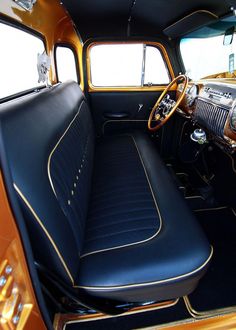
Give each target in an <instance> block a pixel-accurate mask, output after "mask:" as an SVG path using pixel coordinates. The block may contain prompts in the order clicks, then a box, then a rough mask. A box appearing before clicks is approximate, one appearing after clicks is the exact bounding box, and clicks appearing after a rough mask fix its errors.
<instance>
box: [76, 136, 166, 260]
mask: <svg viewBox="0 0 236 330" xmlns="http://www.w3.org/2000/svg"><path fill="white" fill-rule="evenodd" d="M128 136H129V137H131V138H132V139H133V142H134V145H135V147H136V149H137V152H138V155H139V158H140V161H141V164H142V166H143V169H144V173H145V175H146V179H147V182H148V185H149V188H150V190H151V194H152V198H153V201H154V204H155V206H156V210H157V213H158V216H159V219H160V226H159V229H158V230H157V232H156V233H155V234H154V235H152V236H151V237H149V238H147V239H145V240H142V241H139V242H135V243H130V244H124V245H119V246H115V247H112V248H106V249H101V250H96V251H93V252H89V253H85V254H83V255H82V256H81V257H80V258H84V257H87V256H89V255H92V254H96V253H100V252H104V251H111V250H116V249H121V248H125V247H128V246H133V245H138V244H142V243H146V242H148V241H150V240H152V239H153V238H154V237H156V236H157V235H158V234H159V233H160V231H161V228H162V223H163V221H162V217H161V212H160V210H159V207H158V205H157V201H156V198H155V196H154V193H153V189H152V185H151V182H150V180H149V177H148V174H147V171H146V168H145V166H144V163H143V159H142V157H141V154H140V152H139V149H138V146H137V144H136V141H135V139H134V137H133V136H132V135H128Z"/></svg>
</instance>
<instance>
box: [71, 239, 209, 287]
mask: <svg viewBox="0 0 236 330" xmlns="http://www.w3.org/2000/svg"><path fill="white" fill-rule="evenodd" d="M212 255H213V247H212V246H211V252H210V255H209V257H208V258H207V260H206V261H205V262H204V263H203V264H202V265H201V266H200V267H198V268H196V269H195V270H193V271H192V272H189V273H186V274H183V275H179V276H176V277H171V278H167V279H165V280H160V281H154V282H147V283H139V284H129V285H122V286H110V287H96V286H76V287H77V288H81V289H88V290H91V289H92V290H96V291H106V290H111V289H123V288H134V287H145V286H149V285H155V284H161V283H168V282H171V281H176V280H179V279H181V278H184V277H187V276H191V275H193V274H195V273H197V272H198V271H200V270H201V269H203V268H204V267H205V266H206V265H207V264H208V262H209V261H210V259H211V257H212Z"/></svg>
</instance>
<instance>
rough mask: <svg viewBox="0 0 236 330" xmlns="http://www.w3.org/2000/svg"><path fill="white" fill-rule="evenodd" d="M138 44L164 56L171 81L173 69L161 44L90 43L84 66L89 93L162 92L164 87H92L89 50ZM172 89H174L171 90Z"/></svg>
mask: <svg viewBox="0 0 236 330" xmlns="http://www.w3.org/2000/svg"><path fill="white" fill-rule="evenodd" d="M140 43H145V44H146V45H151V46H154V47H156V48H158V49H159V50H160V51H161V53H162V55H163V56H164V60H165V62H166V65H167V68H168V70H169V73H170V79H173V78H174V71H173V68H172V65H171V62H170V59H169V56H168V54H167V51H166V49H165V47H164V46H163V45H162V44H161V43H158V42H149V41H143V40H140V41H123V42H110V41H109V42H105V41H104V42H92V43H91V44H90V45H89V46H88V48H87V51H86V66H87V77H88V90H89V92H114V91H115V92H137V91H140V92H144V91H149V92H151V91H163V89H165V88H166V86H165V85H163V86H159V85H158V86H143V87H142V86H137V87H135V86H132V87H126V86H124V87H123V86H122V87H113V86H112V87H109V86H104V87H97V86H94V85H93V84H92V81H91V61H90V51H91V48H92V47H94V46H96V45H117V44H140ZM173 89H174V88H173Z"/></svg>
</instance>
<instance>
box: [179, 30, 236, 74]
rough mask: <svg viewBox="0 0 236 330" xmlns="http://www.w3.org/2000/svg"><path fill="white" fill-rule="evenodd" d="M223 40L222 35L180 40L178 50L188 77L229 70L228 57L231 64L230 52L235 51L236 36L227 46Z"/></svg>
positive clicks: (233, 52)
mask: <svg viewBox="0 0 236 330" xmlns="http://www.w3.org/2000/svg"><path fill="white" fill-rule="evenodd" d="M223 40H224V35H220V36H216V37H209V38H183V39H182V40H181V42H180V51H181V55H182V58H183V62H184V66H185V70H186V72H187V74H188V76H189V78H191V79H193V80H198V79H200V78H204V77H207V76H210V75H213V74H219V73H222V72H228V71H229V58H231V65H232V55H231V54H235V53H236V36H235V34H234V38H233V42H232V44H231V45H229V46H224V45H223ZM230 55H231V56H230ZM233 62H234V59H233Z"/></svg>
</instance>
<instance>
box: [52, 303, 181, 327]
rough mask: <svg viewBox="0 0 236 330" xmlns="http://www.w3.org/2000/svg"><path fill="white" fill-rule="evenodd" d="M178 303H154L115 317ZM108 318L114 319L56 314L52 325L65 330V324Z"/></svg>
mask: <svg viewBox="0 0 236 330" xmlns="http://www.w3.org/2000/svg"><path fill="white" fill-rule="evenodd" d="M178 301H179V299H175V300H169V301H164V302H160V303H155V304H152V305H147V306H140V307H135V308H133V309H131V310H130V311H128V312H126V313H124V314H121V315H117V316H115V317H125V316H128V315H133V314H138V313H144V312H150V311H155V310H158V309H163V308H168V307H172V306H175V305H176V304H177V303H178ZM109 318H114V316H111V315H106V314H102V313H95V314H88V315H80V316H78V315H77V314H56V315H55V318H54V324H53V325H54V329H55V330H66V325H67V324H72V323H76V324H77V323H78V324H79V323H81V322H91V321H98V320H104V319H109Z"/></svg>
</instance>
